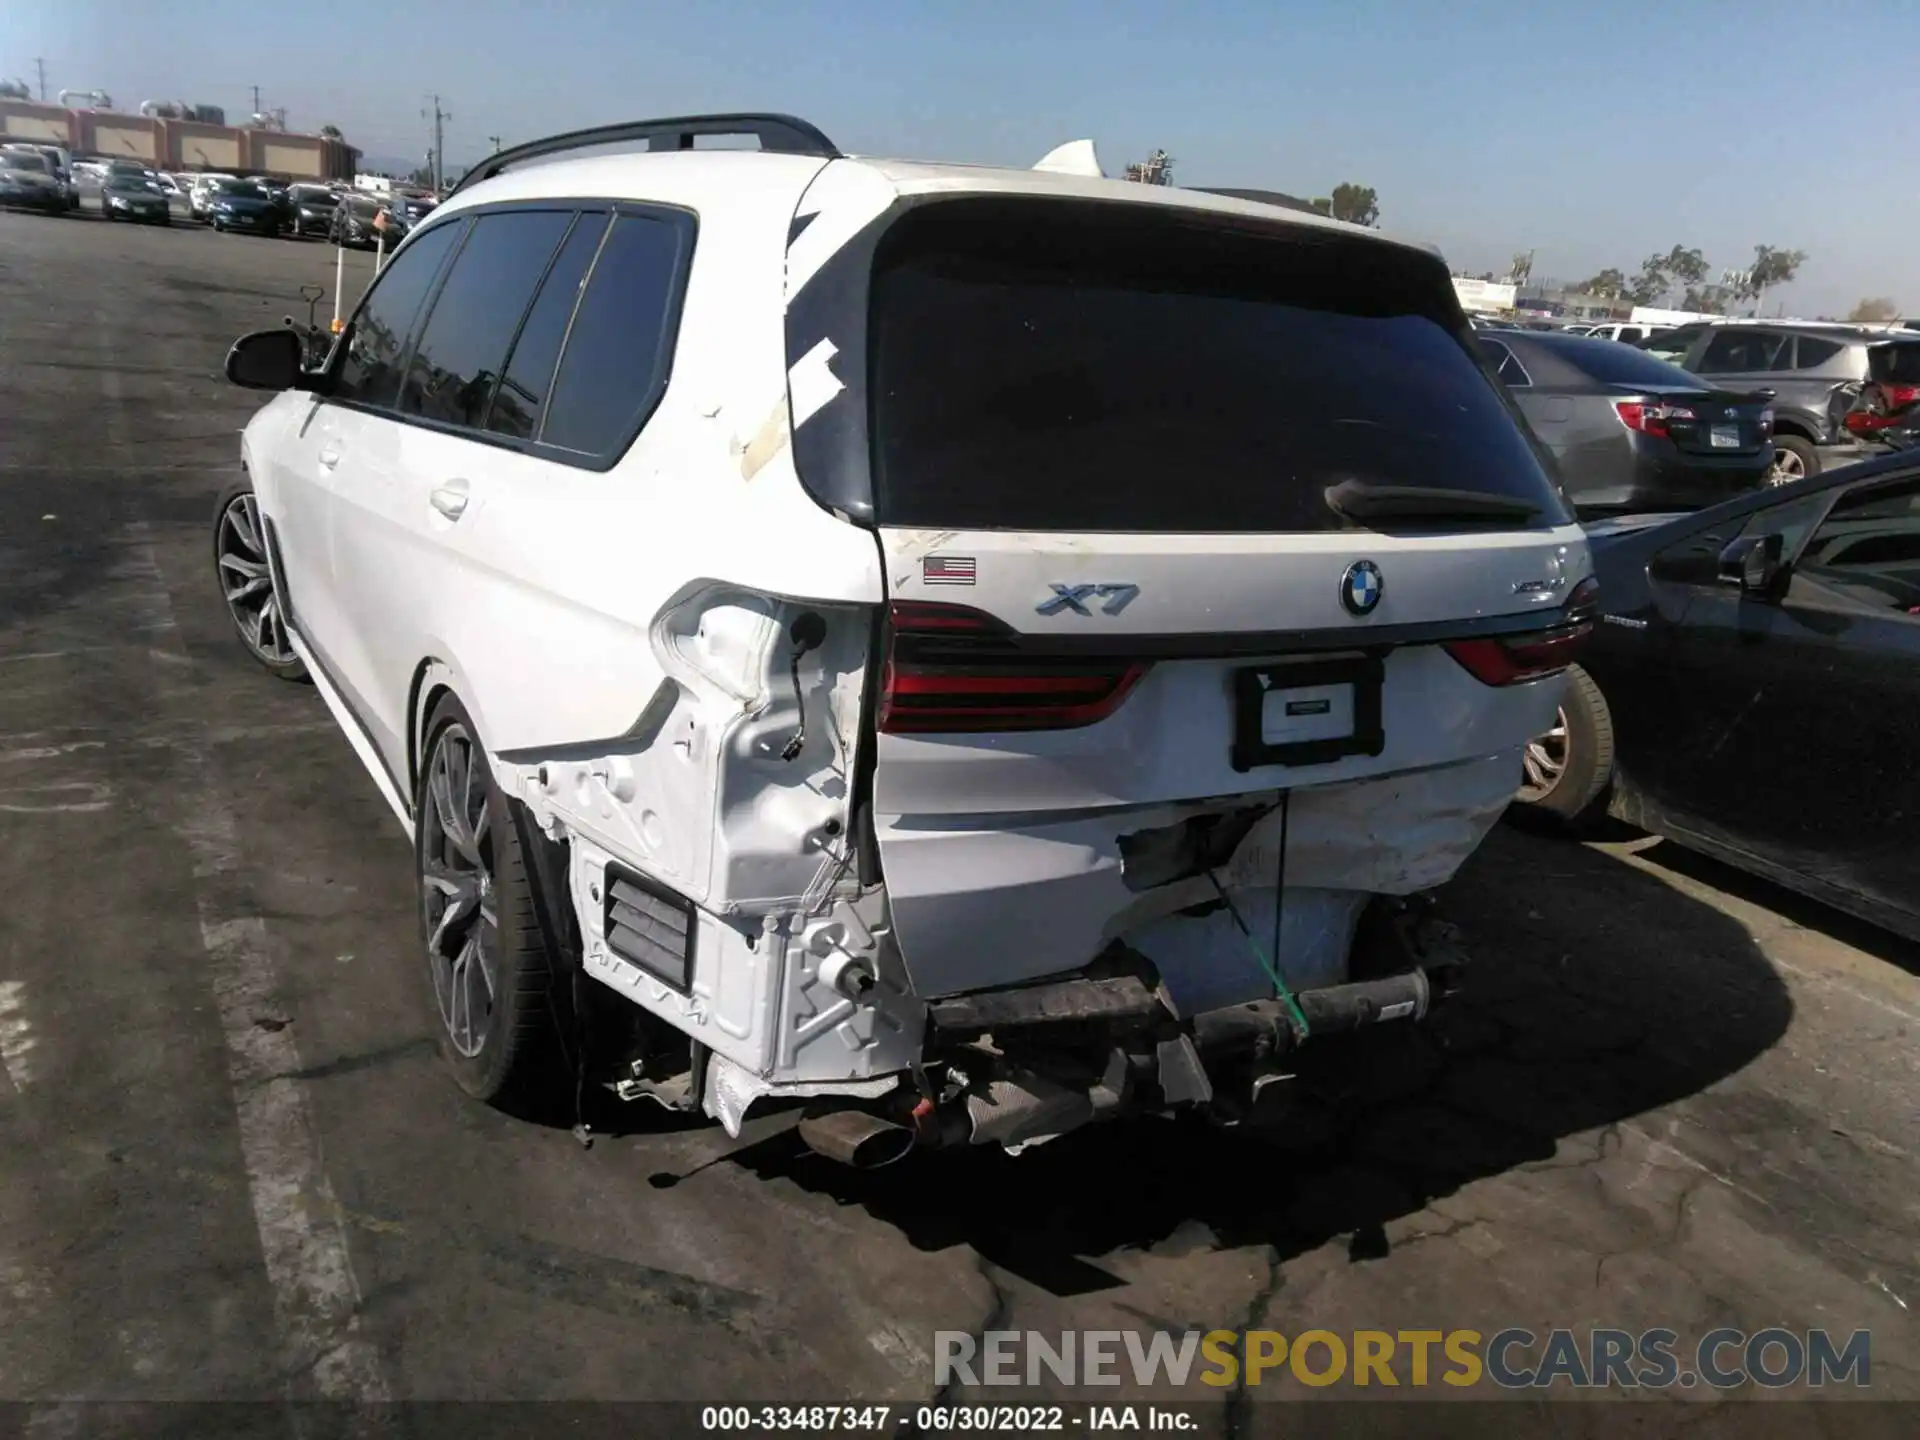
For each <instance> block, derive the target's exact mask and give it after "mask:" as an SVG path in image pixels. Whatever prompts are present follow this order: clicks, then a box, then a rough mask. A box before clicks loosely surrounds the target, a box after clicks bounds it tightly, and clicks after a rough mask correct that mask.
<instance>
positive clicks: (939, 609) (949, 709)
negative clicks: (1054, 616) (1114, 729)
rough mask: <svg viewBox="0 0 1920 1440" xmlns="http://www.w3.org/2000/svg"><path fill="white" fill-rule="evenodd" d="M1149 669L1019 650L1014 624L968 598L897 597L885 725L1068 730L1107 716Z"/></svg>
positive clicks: (926, 729) (913, 731)
mask: <svg viewBox="0 0 1920 1440" xmlns="http://www.w3.org/2000/svg"><path fill="white" fill-rule="evenodd" d="M1147 669H1148V667H1147V666H1146V665H1144V664H1142V663H1139V662H1137V661H1131V660H1104V659H1095V660H1074V659H1062V658H1060V657H1057V656H1050V655H1035V654H1023V653H1021V650H1020V646H1019V638H1018V636H1017V635H1016V633H1015V632H1014V630H1013V629H1012V628H1011V627H1010V626H1008V625H1006V624H1004V623H1003V622H1001V621H1000V620H998V619H996V618H994V617H993V616H991V615H987V614H984V613H983V612H981V611H978V610H971V609H968V608H967V607H966V606H964V605H941V604H933V603H930V602H925V601H914V600H896V601H895V602H894V603H893V605H892V607H891V609H890V611H889V613H888V625H887V655H886V664H885V670H884V673H883V675H882V678H881V690H880V708H879V725H880V729H881V730H882V731H884V732H885V733H887V734H890V735H926V734H952V733H956V732H966V731H981V730H1002V731H1004V730H1071V729H1075V728H1077V727H1079V726H1082V725H1092V724H1095V723H1096V722H1098V721H1101V720H1104V719H1106V718H1107V716H1109V715H1111V714H1113V712H1114V711H1116V710H1118V709H1119V708H1120V705H1121V702H1122V701H1124V700H1125V699H1126V698H1127V696H1128V695H1129V694H1130V693H1132V690H1133V687H1134V686H1135V685H1137V684H1139V683H1140V677H1141V676H1143V675H1145V674H1146V673H1147Z"/></svg>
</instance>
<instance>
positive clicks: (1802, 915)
mask: <svg viewBox="0 0 1920 1440" xmlns="http://www.w3.org/2000/svg"><path fill="white" fill-rule="evenodd" d="M1637 858H1639V859H1640V860H1643V861H1645V862H1646V863H1647V864H1649V865H1656V866H1658V867H1659V868H1660V869H1662V870H1667V871H1671V872H1672V873H1673V874H1675V875H1684V876H1685V877H1686V878H1687V879H1689V880H1694V881H1697V882H1699V883H1700V884H1702V885H1711V886H1712V887H1713V888H1714V889H1716V890H1724V891H1725V892H1726V893H1727V894H1729V895H1732V896H1735V897H1737V898H1738V899H1741V900H1744V901H1746V902H1747V903H1748V904H1749V905H1758V906H1760V907H1761V908H1762V909H1766V910H1771V911H1772V912H1773V913H1774V914H1776V915H1778V916H1779V917H1780V918H1781V919H1783V920H1786V921H1788V922H1790V923H1791V924H1794V925H1797V926H1799V927H1800V928H1801V929H1803V930H1817V931H1819V932H1820V933H1821V934H1823V935H1826V936H1828V937H1829V938H1831V939H1834V940H1838V941H1839V942H1840V943H1841V944H1843V945H1849V946H1851V947H1852V948H1853V949H1855V950H1859V951H1862V952H1863V953H1865V954H1868V955H1871V956H1873V957H1874V959H1876V960H1884V961H1885V962H1886V963H1887V964H1889V965H1893V966H1896V967H1898V968H1899V969H1902V970H1905V971H1906V972H1907V973H1908V974H1909V975H1916V976H1920V945H1917V944H1915V943H1914V942H1913V941H1911V940H1908V939H1906V938H1905V937H1904V936H1900V935H1896V934H1894V933H1893V932H1892V931H1891V930H1883V929H1881V928H1880V927H1879V926H1877V925H1870V924H1868V923H1867V922H1866V921H1865V920H1860V919H1856V918H1855V917H1854V916H1852V915H1849V914H1847V913H1846V912H1845V911H1843V910H1836V909H1834V908H1833V907H1832V906H1831V905H1826V904H1823V903H1822V902H1820V901H1818V900H1813V899H1810V898H1808V897H1807V896H1805V895H1802V894H1800V893H1799V892H1798V891H1796V890H1789V889H1787V888H1786V887H1785V886H1784V885H1776V884H1775V883H1774V882H1773V881H1771V880H1766V879H1762V878H1761V877H1760V876H1758V875H1755V874H1753V873H1752V872H1750V871H1746V870H1740V869H1736V868H1735V867H1734V866H1732V865H1727V864H1724V863H1722V862H1721V861H1719V860H1715V859H1712V858H1711V857H1709V856H1707V855H1703V854H1701V853H1700V852H1699V851H1698V850H1689V849H1687V848H1686V846H1684V845H1680V844H1677V843H1676V842H1674V841H1672V840H1662V841H1660V842H1659V843H1658V844H1657V845H1651V846H1648V847H1647V848H1646V849H1643V850H1640V851H1638V852H1637Z"/></svg>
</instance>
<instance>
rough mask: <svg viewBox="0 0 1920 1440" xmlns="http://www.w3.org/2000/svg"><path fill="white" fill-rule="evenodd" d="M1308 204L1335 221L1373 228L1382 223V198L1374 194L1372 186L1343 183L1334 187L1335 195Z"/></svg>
mask: <svg viewBox="0 0 1920 1440" xmlns="http://www.w3.org/2000/svg"><path fill="white" fill-rule="evenodd" d="M1307 203H1308V204H1310V205H1312V206H1313V208H1314V209H1315V210H1318V211H1319V212H1320V213H1321V214H1322V215H1331V216H1332V217H1333V218H1334V219H1335V220H1345V221H1346V222H1347V223H1348V224H1350V225H1369V226H1371V225H1378V224H1379V223H1380V197H1379V196H1378V195H1376V194H1375V193H1374V190H1373V187H1372V186H1371V185H1351V184H1346V183H1342V184H1339V185H1336V186H1334V187H1333V194H1331V195H1329V196H1326V197H1324V198H1322V199H1319V200H1310V201H1308V202H1307Z"/></svg>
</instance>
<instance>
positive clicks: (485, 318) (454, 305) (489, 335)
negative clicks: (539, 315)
mask: <svg viewBox="0 0 1920 1440" xmlns="http://www.w3.org/2000/svg"><path fill="white" fill-rule="evenodd" d="M572 221H573V214H572V212H571V211H567V210H512V211H507V212H504V213H501V214H496V215H482V216H480V217H479V218H478V219H477V220H475V221H474V222H473V230H472V233H471V234H469V235H468V236H467V242H466V244H464V245H462V246H461V247H460V253H459V254H458V255H456V256H454V259H453V267H452V268H451V269H450V270H448V271H447V278H446V281H445V283H444V284H442V285H441V287H440V293H439V295H438V297H437V298H436V299H435V300H434V302H433V310H432V313H430V314H429V315H428V316H427V323H426V328H425V329H423V330H422V331H421V332H420V339H419V342H418V343H417V344H416V345H415V346H414V349H413V361H412V363H411V364H410V365H409V366H408V368H407V379H406V384H404V385H403V386H402V387H401V389H400V403H399V407H398V408H399V410H400V413H401V414H402V415H418V416H420V417H421V418H423V419H427V420H439V421H441V422H443V423H445V424H448V425H464V426H469V427H476V428H477V427H478V426H479V424H480V421H481V419H482V417H483V416H485V414H486V412H487V397H488V396H489V395H491V394H492V393H493V386H494V382H495V381H496V380H498V379H499V378H500V372H501V370H502V369H503V368H504V366H505V364H506V359H507V346H508V345H510V344H512V343H513V332H514V331H515V330H517V329H519V328H520V317H521V316H522V315H524V314H525V313H526V309H527V304H528V302H529V301H531V300H532V299H533V292H534V287H535V286H537V285H538V284H539V283H540V277H541V276H542V275H544V274H546V271H547V262H548V260H550V259H551V258H552V257H553V251H554V247H555V246H557V245H558V244H559V243H560V237H561V236H562V235H564V234H566V233H567V226H568V225H569V224H571V223H572Z"/></svg>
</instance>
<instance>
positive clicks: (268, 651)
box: [213, 480, 307, 680]
mask: <svg viewBox="0 0 1920 1440" xmlns="http://www.w3.org/2000/svg"><path fill="white" fill-rule="evenodd" d="M213 573H214V577H215V579H217V580H218V581H219V582H220V595H221V598H222V599H224V600H225V601H226V602H227V617H228V618H229V619H230V620H232V621H233V628H234V631H235V632H236V633H237V634H238V635H239V637H240V643H241V644H242V645H244V646H246V647H247V653H248V654H249V655H251V656H253V658H254V659H255V660H256V661H258V662H259V664H260V665H261V666H262V667H263V668H265V669H266V670H268V671H269V672H271V673H272V674H274V675H277V676H279V677H280V678H281V679H282V680H305V679H306V678H307V667H306V665H305V664H304V663H303V662H302V661H301V659H300V657H299V656H298V655H297V654H295V653H294V649H293V640H292V638H291V636H290V635H289V634H288V631H287V616H286V608H285V606H284V604H283V603H282V601H281V596H280V591H279V587H278V586H276V585H275V584H274V580H273V567H272V566H271V565H270V564H268V562H267V530H266V526H265V525H264V524H263V523H262V521H261V518H260V504H259V501H258V500H256V499H255V498H254V493H253V486H252V484H251V483H249V482H248V481H246V480H237V481H235V482H234V483H233V484H231V485H229V486H228V487H227V488H226V489H225V490H223V491H222V492H221V493H220V500H219V503H218V504H217V505H215V507H214V512H213Z"/></svg>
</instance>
